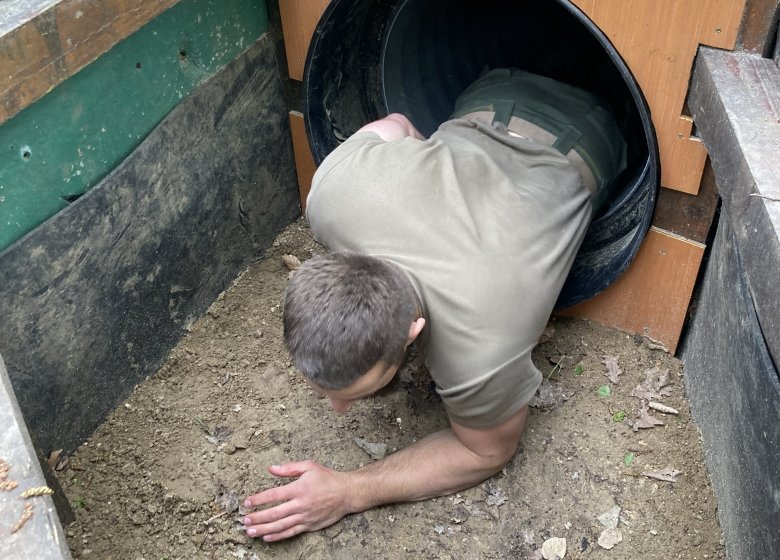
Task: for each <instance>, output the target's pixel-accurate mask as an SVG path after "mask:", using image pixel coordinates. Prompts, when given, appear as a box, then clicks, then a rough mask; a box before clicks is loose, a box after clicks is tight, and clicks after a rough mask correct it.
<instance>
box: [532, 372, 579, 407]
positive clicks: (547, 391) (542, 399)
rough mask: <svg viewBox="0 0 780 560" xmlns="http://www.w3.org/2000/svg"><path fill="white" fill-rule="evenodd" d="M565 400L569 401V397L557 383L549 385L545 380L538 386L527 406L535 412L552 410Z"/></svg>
mask: <svg viewBox="0 0 780 560" xmlns="http://www.w3.org/2000/svg"><path fill="white" fill-rule="evenodd" d="M567 400H569V396H568V395H567V394H566V391H564V389H563V388H562V387H561V386H560V384H559V383H551V382H550V381H548V380H547V379H545V380H543V381H542V384H541V385H539V388H538V389H537V390H536V393H534V396H533V397H532V398H531V401H530V402H529V403H528V406H530V407H531V408H536V409H537V410H552V409H554V408H557V407H559V406H560V405H561V404H563V403H564V401H567Z"/></svg>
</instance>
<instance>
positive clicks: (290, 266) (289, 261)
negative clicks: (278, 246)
mask: <svg viewBox="0 0 780 560" xmlns="http://www.w3.org/2000/svg"><path fill="white" fill-rule="evenodd" d="M282 264H284V266H286V267H287V270H298V268H299V267H300V266H301V260H300V259H299V258H298V257H296V256H295V255H282Z"/></svg>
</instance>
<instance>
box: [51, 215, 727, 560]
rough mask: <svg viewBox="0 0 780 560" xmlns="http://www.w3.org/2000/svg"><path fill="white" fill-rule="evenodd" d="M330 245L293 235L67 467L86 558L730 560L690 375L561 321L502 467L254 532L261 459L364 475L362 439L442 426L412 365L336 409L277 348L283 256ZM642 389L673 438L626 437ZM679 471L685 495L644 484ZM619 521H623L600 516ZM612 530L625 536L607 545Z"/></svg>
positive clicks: (225, 297) (619, 340) (77, 551)
mask: <svg viewBox="0 0 780 560" xmlns="http://www.w3.org/2000/svg"><path fill="white" fill-rule="evenodd" d="M319 252H322V248H321V247H319V246H317V245H316V244H315V243H314V242H313V241H312V239H311V237H310V235H309V232H308V229H307V228H306V225H305V224H304V223H303V222H298V223H295V224H292V225H291V226H290V227H288V228H287V229H286V230H285V231H284V232H283V233H282V234H281V235H280V236H279V237H278V239H277V240H276V241H275V242H274V245H273V247H272V249H271V250H270V251H269V254H268V256H267V258H266V259H265V260H263V261H262V262H258V263H256V264H255V265H253V266H252V267H251V268H250V269H249V270H248V271H247V272H246V273H245V274H243V275H242V276H241V277H240V278H239V279H238V280H237V281H236V282H235V283H234V285H233V286H232V287H231V288H230V289H229V290H228V291H226V292H225V293H224V294H222V295H221V296H220V297H219V298H218V300H217V301H216V302H215V303H214V304H213V305H212V306H211V308H210V309H209V311H208V313H207V314H206V315H205V316H204V317H203V318H201V319H200V320H199V321H198V322H197V323H196V324H194V325H193V326H192V328H191V332H190V333H189V334H188V335H187V336H186V337H185V338H184V339H183V340H182V341H181V343H180V344H179V345H178V346H177V347H176V348H175V349H174V350H173V351H172V352H171V354H170V356H169V358H168V360H167V361H166V363H165V365H164V366H163V367H162V368H161V369H160V371H159V373H158V374H157V375H156V376H154V377H153V378H151V379H149V380H147V381H146V382H144V383H143V384H141V385H139V386H138V387H137V388H136V390H135V391H134V393H133V394H132V395H131V396H130V398H129V399H127V401H126V402H125V403H124V404H123V405H122V406H120V407H119V408H118V409H117V410H116V411H115V412H114V413H113V414H112V415H111V416H110V417H109V418H108V419H107V420H106V422H105V423H104V424H103V425H102V426H101V427H100V428H99V429H98V430H97V431H96V432H95V433H94V435H93V436H92V437H91V438H90V439H89V441H88V442H86V443H85V444H84V445H83V446H82V447H81V448H80V449H79V450H78V451H77V452H76V453H75V454H74V455H73V456H72V457H70V458H69V461H68V464H67V466H66V467H65V468H63V469H62V470H61V471H60V472H59V476H60V481H61V483H62V485H63V487H64V489H65V491H66V494H67V496H68V499H69V500H70V502H71V504H73V506H74V509H75V511H76V513H77V519H76V521H75V522H74V523H73V524H71V525H70V526H69V527H67V528H66V532H67V535H68V539H69V543H70V546H71V549H72V550H73V553H74V556H75V557H76V558H99V559H113V558H116V559H132V560H137V559H142V558H143V559H147V560H151V559H157V560H159V559H172V558H188V559H189V558H219V559H223V558H225V559H230V558H239V559H247V560H251V559H255V558H279V559H303V558H306V559H310V558H311V559H319V558H334V559H352V558H361V559H362V558H373V559H384V558H387V559H396V558H445V559H446V558H457V559H487V558H519V559H533V558H541V557H542V556H541V548H542V545H543V543H544V542H545V541H546V540H548V539H550V538H552V537H556V538H563V539H566V544H567V553H566V556H565V558H567V559H568V558H575V559H576V558H589V559H592V560H599V559H609V560H621V559H632V560H667V559H676V558H683V559H685V560H698V559H710V558H725V551H724V547H723V545H722V543H721V534H720V529H719V526H718V522H717V515H716V503H715V499H714V497H713V493H712V489H711V487H710V483H709V478H708V475H707V471H706V469H705V466H704V463H703V454H702V449H701V443H700V439H699V432H698V430H697V428H696V426H695V425H694V423H693V421H692V419H691V416H690V412H689V409H688V404H687V402H686V400H685V397H684V390H683V379H682V375H683V371H682V365H681V363H680V362H679V361H678V360H677V359H675V358H673V357H672V356H670V355H668V354H667V353H665V352H663V351H662V350H659V349H658V348H657V347H656V345H655V344H653V343H652V341H647V340H644V339H642V338H639V337H631V336H627V335H625V334H623V333H618V332H615V331H612V330H609V329H605V328H603V327H600V326H598V325H594V324H591V323H587V322H582V321H573V320H565V319H557V320H555V321H554V323H553V324H554V326H555V332H554V334H553V335H552V338H551V339H550V340H549V341H547V342H545V343H543V344H541V345H540V346H539V347H538V348H537V349H536V351H535V356H534V360H535V363H536V364H537V367H539V368H540V370H541V371H542V372H543V373H544V374H545V376H546V377H548V378H549V381H548V382H546V384H545V386H544V388H545V391H544V395H542V397H543V398H542V399H537V400H536V401H535V402H534V403H533V404H535V405H536V406H535V407H534V408H532V409H531V414H530V415H529V420H528V423H527V427H526V431H525V434H524V436H523V440H522V443H521V449H520V451H519V452H518V453H517V455H516V456H515V458H514V459H513V460H512V462H511V463H510V464H509V465H508V466H507V468H506V469H505V470H504V472H503V473H501V474H499V475H497V476H496V477H494V478H493V479H491V480H489V481H488V482H486V483H484V484H481V485H479V486H477V487H475V488H473V489H471V490H468V491H465V492H461V493H460V494H458V495H455V496H449V497H444V498H438V499H435V500H430V501H427V502H421V503H417V504H400V505H393V506H387V507H383V508H379V509H375V510H372V511H368V512H365V513H362V514H357V515H352V516H349V517H347V518H345V519H344V520H342V521H341V522H339V523H337V524H336V525H334V526H333V527H331V528H329V529H326V530H324V531H321V532H319V533H311V534H306V535H303V536H301V537H298V538H295V539H292V540H290V541H286V542H282V543H276V544H270V545H269V544H266V543H264V542H262V541H257V540H254V539H249V538H247V537H246V536H245V535H244V532H243V528H242V525H241V523H240V519H241V515H240V514H241V513H242V511H243V510H242V509H241V508H239V504H240V502H241V501H242V500H243V497H244V496H246V495H247V494H251V493H254V492H256V491H259V490H261V489H264V488H268V487H270V486H274V485H276V484H279V483H280V481H277V480H276V479H274V477H273V476H271V475H270V474H269V473H268V472H267V470H266V469H267V467H268V466H269V465H271V464H278V463H281V462H286V461H293V460H303V459H313V460H316V461H319V462H321V463H323V464H325V465H327V466H330V467H333V468H337V469H353V468H357V467H359V466H361V465H363V464H366V463H367V462H369V461H371V460H372V458H371V457H370V456H369V455H368V453H367V452H366V451H364V450H363V449H362V448H361V447H360V446H359V445H358V444H357V442H356V438H362V439H361V441H362V442H368V443H376V444H384V445H385V446H386V449H387V452H388V453H390V452H392V451H394V450H396V449H400V448H403V447H405V446H407V445H409V444H410V443H411V442H413V441H414V440H416V439H419V438H422V437H424V436H425V435H426V434H428V433H430V432H433V431H435V430H437V429H441V428H443V427H445V426H446V425H447V421H446V416H445V414H444V411H443V408H442V406H441V403H440V402H439V400H438V397H437V395H436V393H435V392H434V390H433V388H432V386H431V382H430V378H429V377H428V375H427V373H426V371H425V368H424V366H423V365H422V364H421V361H420V359H419V357H417V356H416V355H414V354H413V355H412V356H410V359H409V362H408V363H407V364H406V365H405V366H404V367H403V369H402V370H401V373H400V374H399V375H398V376H397V377H396V380H397V381H396V382H395V383H394V385H395V389H396V390H395V391H391V392H388V393H386V394H383V395H382V396H380V397H375V398H371V399H367V400H365V401H362V402H360V403H358V404H357V405H356V406H354V407H353V408H352V409H351V410H350V411H349V412H348V413H347V414H345V415H343V416H339V415H336V414H334V413H333V412H332V411H331V410H330V409H329V407H328V402H327V401H326V400H324V399H322V398H319V397H318V396H317V395H316V394H315V393H313V392H312V391H311V390H310V389H309V388H308V386H307V385H306V384H305V383H304V381H303V380H302V379H301V378H300V377H299V376H298V374H296V373H295V372H294V371H293V369H292V366H291V363H290V359H289V356H288V354H287V352H286V350H285V349H284V346H283V343H282V326H281V314H282V310H281V306H282V298H283V291H284V288H285V284H286V282H287V278H288V270H287V269H286V268H285V267H284V265H283V263H282V258H281V257H282V256H283V255H287V254H293V255H295V256H297V257H298V258H299V259H300V260H305V259H307V258H309V257H310V256H311V255H312V254H315V253H319ZM605 356H612V357H614V358H616V364H617V365H616V367H615V365H614V362H615V361H612V364H613V365H612V370H613V377H614V376H615V375H616V374H617V373H618V371H617V370H618V369H619V370H622V374H620V375H619V376H618V377H616V379H617V383H612V382H611V381H610V380H609V379H608V378H607V372H608V367H607V365H605V363H604V362H605V360H606V361H607V362H610V360H608V359H605ZM561 357H563V359H561ZM556 363H560V366H556ZM654 368H658V369H654ZM648 370H650V372H651V373H654V374H655V375H654V376H652V375H651V376H650V379H649V381H647V378H648V375H647V372H648ZM666 370H668V372H669V382H670V383H669V384H668V385H666V386H665V387H664V386H663V385H664V383H665V381H664V380H663V379H662V378H660V379H659V376H662V375H663V374H664V372H665V371H666ZM642 382H645V384H646V385H645V390H648V391H650V392H651V393H652V392H654V393H657V394H656V395H654V396H653V395H650V396H647V395H646V396H647V397H648V398H649V399H652V400H655V401H658V402H662V403H663V404H665V405H667V406H671V407H674V408H675V409H677V410H678V411H679V414H678V415H674V414H664V413H661V412H658V411H655V410H652V409H650V410H649V413H650V414H651V415H652V416H653V417H654V418H656V419H658V420H660V421H662V422H663V425H658V426H656V427H653V428H646V429H640V430H639V431H634V430H633V428H632V424H634V423H636V422H638V421H637V420H636V416H637V411H638V410H639V409H640V399H639V398H636V397H634V396H632V395H631V393H632V392H635V389H636V388H637V386H638V385H640V383H642ZM607 388H609V391H610V394H609V395H606V392H607ZM643 421H644V422H645V423H652V422H650V421H649V419H648V418H644V419H643ZM640 423H642V422H640ZM636 427H637V428H638V426H636ZM364 447H365V445H364ZM380 447H381V446H380ZM380 451H381V450H380ZM670 470H671V471H679V474H677V475H676V477H673V478H675V479H676V482H668V481H663V480H658V479H655V478H650V477H648V476H646V475H644V474H643V473H653V472H655V473H658V472H661V473H662V475H661V476H663V474H667V475H668V474H669V471H670ZM616 506H618V507H619V508H620V513H619V515H617V510H616V509H614V508H615V507H616ZM610 510H612V513H613V521H612V524H611V525H610V522H609V521H605V522H604V523H602V522H600V521H599V519H598V518H599V516H601V515H602V514H604V513H605V512H608V511H610ZM616 515H617V520H615V516H616ZM615 523H617V531H619V532H620V534H621V536H622V542H619V543H618V544H616V545H614V547H613V548H611V549H609V550H608V549H605V548H602V547H601V546H600V545H599V544H598V539H599V537H600V535H601V534H602V533H603V532H604V531H606V530H607V527H610V526H611V527H613V529H612V530H611V531H609V532H607V536H609V535H615V534H616V533H617V531H615V529H614V526H615ZM548 546H549V545H548ZM548 556H549V555H548ZM550 557H552V556H550Z"/></svg>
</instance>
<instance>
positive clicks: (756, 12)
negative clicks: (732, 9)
mask: <svg viewBox="0 0 780 560" xmlns="http://www.w3.org/2000/svg"><path fill="white" fill-rule="evenodd" d="M778 13H780V0H747V5H746V6H745V15H744V17H743V18H742V26H741V28H740V30H739V38H738V39H737V43H738V44H739V46H740V47H741V48H743V49H745V50H746V51H750V52H753V53H756V54H760V55H763V56H767V57H771V56H772V52H771V46H772V39H773V37H772V34H773V33H776V32H777V16H778Z"/></svg>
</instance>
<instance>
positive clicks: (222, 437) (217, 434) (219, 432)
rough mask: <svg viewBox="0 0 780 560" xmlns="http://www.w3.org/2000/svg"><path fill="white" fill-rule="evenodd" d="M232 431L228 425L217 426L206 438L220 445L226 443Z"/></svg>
mask: <svg viewBox="0 0 780 560" xmlns="http://www.w3.org/2000/svg"><path fill="white" fill-rule="evenodd" d="M232 433H233V430H231V429H230V428H228V427H227V426H215V427H214V429H213V430H212V431H211V433H209V435H207V436H206V439H207V440H208V441H209V443H211V444H213V445H219V444H221V443H225V442H226V441H227V440H228V438H229V437H230V434H232Z"/></svg>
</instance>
